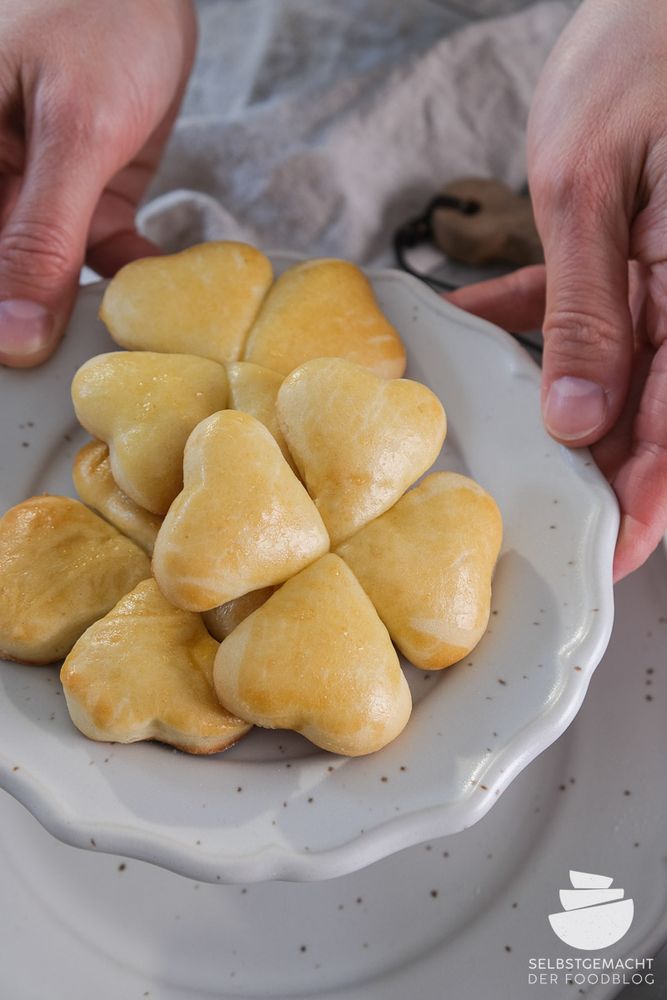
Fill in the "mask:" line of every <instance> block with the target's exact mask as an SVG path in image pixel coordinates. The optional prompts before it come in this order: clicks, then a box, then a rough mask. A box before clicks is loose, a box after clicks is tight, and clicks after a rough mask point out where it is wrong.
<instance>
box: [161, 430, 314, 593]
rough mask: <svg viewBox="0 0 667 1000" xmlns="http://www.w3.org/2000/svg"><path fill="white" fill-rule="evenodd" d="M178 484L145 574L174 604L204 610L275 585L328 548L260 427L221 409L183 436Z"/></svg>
mask: <svg viewBox="0 0 667 1000" xmlns="http://www.w3.org/2000/svg"><path fill="white" fill-rule="evenodd" d="M183 475H184V481H185V485H184V487H183V491H182V493H180V494H179V496H178V497H177V498H176V500H174V502H173V504H172V505H171V508H170V509H169V513H168V514H167V516H166V517H165V519H164V522H163V524H162V527H161V528H160V530H159V532H158V536H157V540H156V542H155V549H154V552H153V572H154V574H155V578H156V580H157V582H158V584H159V585H160V589H161V590H162V593H163V594H165V596H166V597H167V598H168V599H169V600H170V601H171V603H172V604H175V605H176V606H177V607H180V608H185V609H186V610H188V611H209V610H210V609H211V608H215V607H217V606H218V605H219V604H226V603H227V601H231V600H233V599H234V598H236V597H242V596H243V595H244V594H247V593H249V592H250V591H251V590H260V589H261V588H262V587H270V586H273V585H274V584H276V583H282V582H283V580H287V579H288V578H289V577H290V576H292V575H293V574H294V573H298V572H299V570H301V569H303V568H304V567H305V566H307V565H308V564H309V563H311V562H313V560H315V559H317V557H318V556H321V555H322V554H323V553H324V552H326V551H327V550H328V548H329V538H328V535H327V532H326V529H325V527H324V525H323V523H322V519H321V518H320V515H319V514H318V513H317V508H316V507H315V505H314V503H313V502H312V500H311V499H310V497H309V496H308V494H307V493H306V491H305V489H304V487H303V486H302V485H301V483H300V482H299V480H298V479H297V478H296V476H295V475H294V473H293V472H292V470H291V469H290V467H289V465H288V464H287V462H286V461H285V459H284V458H283V455H282V452H281V451H280V448H279V447H278V445H277V444H276V442H275V440H274V439H273V437H272V436H271V434H270V433H269V432H268V431H267V429H266V427H264V426H263V424H260V422H259V421H258V420H255V418H254V417H251V416H250V415H249V414H247V413H240V412H237V411H236V410H223V412H222V413H215V414H213V416H211V417H208V418H207V419H206V420H203V421H202V422H201V423H200V424H199V426H198V427H197V428H195V430H194V431H193V432H192V434H191V436H190V438H189V440H188V443H187V445H186V448H185V456H184V462H183Z"/></svg>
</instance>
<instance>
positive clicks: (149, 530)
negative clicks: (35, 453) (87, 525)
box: [72, 441, 162, 556]
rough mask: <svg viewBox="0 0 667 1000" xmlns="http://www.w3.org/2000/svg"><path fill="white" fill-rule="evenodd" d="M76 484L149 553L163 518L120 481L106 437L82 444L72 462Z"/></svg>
mask: <svg viewBox="0 0 667 1000" xmlns="http://www.w3.org/2000/svg"><path fill="white" fill-rule="evenodd" d="M72 481H73V483H74V488H75V489H76V491H77V493H78V494H79V496H80V497H81V499H82V500H83V502H84V503H85V504H87V505H88V506H89V507H92V508H93V510H96V511H97V513H98V514H101V516H102V517H103V518H104V519H105V521H108V522H109V523H110V524H113V526H114V528H118V530H119V531H120V532H122V534H124V535H126V536H127V537H128V538H131V539H132V541H133V542H136V543H137V545H139V546H141V548H142V549H143V550H144V552H146V553H147V554H148V555H149V556H150V555H152V554H153V546H154V545H155V539H156V538H157V533H158V530H159V528H160V525H161V524H162V518H161V517H159V516H158V515H157V514H151V512H150V511H149V510H144V508H143V507H139V505H138V504H136V503H135V502H134V500H130V498H129V497H128V496H125V494H124V493H123V491H122V490H121V489H120V487H119V486H118V485H117V484H116V481H115V479H114V478H113V474H112V472H111V463H110V462H109V448H108V446H107V445H106V444H105V443H104V441H89V442H88V444H85V445H84V446H83V448H81V449H80V450H79V451H78V452H77V454H76V456H75V458H74V464H73V466H72Z"/></svg>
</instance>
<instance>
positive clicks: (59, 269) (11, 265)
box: [0, 220, 79, 284]
mask: <svg viewBox="0 0 667 1000" xmlns="http://www.w3.org/2000/svg"><path fill="white" fill-rule="evenodd" d="M78 268H79V261H78V259H77V254H76V252H75V251H74V248H73V245H72V239H71V237H70V235H69V233H68V232H67V231H66V230H65V229H64V228H61V227H58V226H57V225H54V224H52V223H46V222H36V221H31V220H23V221H21V222H14V223H11V222H10V223H9V224H8V225H7V226H6V227H5V230H4V231H3V234H2V239H1V240H0V269H1V270H2V272H3V273H4V275H5V276H6V277H7V278H9V279H15V280H17V281H21V282H24V283H27V284H30V283H31V282H33V281H34V282H37V281H39V282H40V284H43V283H44V282H47V283H48V282H53V283H57V282H59V281H60V280H61V279H62V278H64V277H70V276H71V274H72V273H74V272H76V271H77V270H78Z"/></svg>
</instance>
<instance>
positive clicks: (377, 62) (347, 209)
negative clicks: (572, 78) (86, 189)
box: [139, 0, 576, 264]
mask: <svg viewBox="0 0 667 1000" xmlns="http://www.w3.org/2000/svg"><path fill="white" fill-rule="evenodd" d="M516 7H521V8H522V9H518V10H514V8H516ZM575 7H576V3H575V2H573V0H544V2H541V3H535V4H531V5H529V6H523V5H522V4H521V3H520V0H514V2H513V0H496V2H495V3H494V0H471V2H468V3H458V4H456V3H444V2H442V3H438V2H435V0H411V2H410V3H396V0H315V2H313V0H271V2H270V3H268V2H266V0H201V2H200V3H199V21H200V43H199V50H198V56H197V61H196V64H195V68H194V71H193V75H192V77H191V80H190V84H189V87H188V91H187V94H186V98H185V100H184V104H183V108H182V112H181V115H180V117H179V119H178V121H177V124H176V127H175V130H174V133H173V136H172V138H171V140H170V142H169V145H168V147H167V150H166V153H165V156H164V159H163V162H162V164H161V167H160V170H159V173H158V174H157V176H156V178H155V180H154V182H153V184H152V186H151V188H150V191H149V196H150V198H151V199H152V200H151V201H150V202H149V203H148V204H147V205H145V206H144V207H143V208H142V211H141V213H140V217H139V220H140V227H141V229H142V230H143V231H144V232H145V233H146V234H147V235H148V236H149V237H150V238H152V239H153V240H155V241H156V242H157V243H158V244H159V245H160V246H162V247H163V248H164V249H165V250H176V249H180V248H182V247H184V246H187V245H190V244H192V243H196V242H199V241H202V240H208V239H241V240H247V241H249V242H252V243H254V244H256V245H258V246H260V247H262V248H263V249H266V250H277V249H281V250H292V251H296V252H298V253H301V254H304V255H307V256H340V257H346V258H348V259H350V260H354V261H356V262H358V263H360V264H378V263H381V264H385V263H390V262H391V252H390V247H391V236H392V233H393V231H394V229H395V228H396V227H397V226H398V225H399V224H401V223H402V222H404V221H405V220H406V219H407V218H409V217H411V216H413V215H414V214H417V213H419V211H421V210H422V209H423V207H424V205H425V204H426V203H427V202H428V200H429V199H430V198H431V197H432V196H433V194H434V193H435V192H436V191H437V190H438V189H439V188H440V187H442V185H444V184H445V183H447V182H449V181H451V180H454V179H456V178H457V177H461V176H491V177H495V178H497V179H499V180H502V181H504V182H505V183H507V184H509V185H511V186H512V187H514V188H519V187H521V185H522V184H523V183H525V176H526V166H525V149H524V147H525V129H526V121H527V115H528V109H529V106H530V101H531V97H532V93H533V90H534V87H535V84H536V81H537V78H538V76H539V73H540V70H541V68H542V66H543V64H544V62H545V60H546V57H547V55H548V53H549V51H550V49H551V47H552V46H553V44H554V42H555V41H556V39H557V37H558V35H559V34H560V32H561V31H562V29H563V27H564V25H565V24H566V22H567V20H568V19H569V17H570V16H571V14H572V12H573V10H574V9H575ZM499 9H500V10H501V11H507V10H508V9H509V10H511V11H512V12H511V13H505V14H503V16H499V17H494V18H490V19H489V18H488V17H487V16H486V15H488V14H489V13H492V12H493V11H494V10H495V11H497V10H499Z"/></svg>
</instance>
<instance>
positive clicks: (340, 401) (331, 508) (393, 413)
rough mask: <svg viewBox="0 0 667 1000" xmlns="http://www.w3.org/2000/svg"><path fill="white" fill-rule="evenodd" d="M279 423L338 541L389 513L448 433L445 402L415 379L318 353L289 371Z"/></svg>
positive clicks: (430, 461)
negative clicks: (382, 375) (391, 377)
mask: <svg viewBox="0 0 667 1000" xmlns="http://www.w3.org/2000/svg"><path fill="white" fill-rule="evenodd" d="M277 410H278V420H279V421H280V426H281V428H282V431H283V434H284V435H285V440H286V441H287V444H288V446H289V449H290V451H291V453H292V455H293V456H294V460H295V462H296V464H297V467H298V469H299V472H300V474H301V477H302V479H303V481H304V483H305V485H306V487H307V489H308V492H309V493H310V495H311V496H312V498H313V499H314V501H315V503H316V505H317V509H318V510H319V512H320V514H321V515H322V520H323V521H324V523H325V524H326V526H327V530H328V532H329V535H330V537H331V542H332V545H337V544H338V543H339V542H342V541H343V540H344V539H345V538H348V537H349V536H350V535H352V534H353V533H354V532H355V531H358V530H359V528H361V527H362V525H364V524H367V523H368V521H370V520H372V519H373V518H374V517H377V516H378V515H379V514H382V512H383V511H385V510H387V509H388V508H389V507H391V505H392V504H394V503H395V502H396V501H397V500H398V498H399V497H400V496H401V495H402V494H403V493H404V492H405V490H406V489H407V488H408V487H409V486H411V485H412V483H414V482H415V481H416V480H417V479H418V478H419V476H421V475H422V474H423V473H424V472H426V470H427V469H429V468H430V467H431V465H432V464H433V462H434V461H435V459H436V458H437V456H438V453H439V451H440V449H441V447H442V443H443V441H444V438H445V432H446V424H447V422H446V418H445V413H444V410H443V408H442V404H441V403H440V400H439V399H438V398H437V397H436V396H435V395H434V394H433V393H432V392H431V390H430V389H428V388H427V387H426V386H425V385H421V384H420V383H419V382H413V381H410V380H409V379H396V380H391V381H387V380H386V379H381V378H378V377H377V376H376V375H373V373H372V372H369V371H367V370H366V369H365V368H362V367H360V366H359V365H356V364H354V363H352V362H350V361H345V360H342V359H340V358H318V359H316V360H315V361H309V362H307V363H306V364H304V365H301V367H300V368H297V369H296V370H295V371H293V372H292V373H291V375H288V377H287V378H286V379H285V381H284V382H283V384H282V386H281V388H280V392H279V393H278V404H277Z"/></svg>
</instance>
